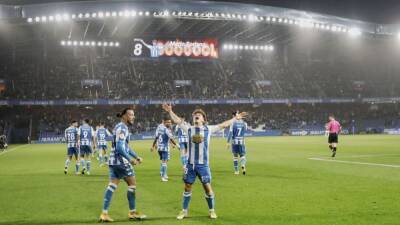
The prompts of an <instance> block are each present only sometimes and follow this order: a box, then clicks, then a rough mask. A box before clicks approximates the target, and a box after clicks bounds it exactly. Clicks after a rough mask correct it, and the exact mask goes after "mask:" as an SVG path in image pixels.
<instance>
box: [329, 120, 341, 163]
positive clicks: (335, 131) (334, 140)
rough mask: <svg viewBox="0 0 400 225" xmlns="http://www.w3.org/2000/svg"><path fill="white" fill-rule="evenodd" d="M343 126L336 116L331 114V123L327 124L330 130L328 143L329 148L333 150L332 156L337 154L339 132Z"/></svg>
mask: <svg viewBox="0 0 400 225" xmlns="http://www.w3.org/2000/svg"><path fill="white" fill-rule="evenodd" d="M341 129H342V126H341V125H340V123H339V122H338V121H336V120H335V117H333V116H329V123H328V124H327V125H326V131H327V132H329V136H328V143H329V149H330V150H331V151H332V158H334V157H335V156H336V150H337V144H338V143H339V133H340V131H341Z"/></svg>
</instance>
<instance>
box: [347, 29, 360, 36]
mask: <svg viewBox="0 0 400 225" xmlns="http://www.w3.org/2000/svg"><path fill="white" fill-rule="evenodd" d="M349 34H350V36H352V37H358V36H360V35H361V30H360V29H358V28H351V29H350V30H349Z"/></svg>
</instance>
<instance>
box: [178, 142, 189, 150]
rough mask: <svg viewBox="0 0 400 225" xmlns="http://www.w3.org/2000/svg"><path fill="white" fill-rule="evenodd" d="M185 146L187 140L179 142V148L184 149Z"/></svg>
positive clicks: (186, 145)
mask: <svg viewBox="0 0 400 225" xmlns="http://www.w3.org/2000/svg"><path fill="white" fill-rule="evenodd" d="M187 148H188V143H187V142H182V143H179V150H185V149H187Z"/></svg>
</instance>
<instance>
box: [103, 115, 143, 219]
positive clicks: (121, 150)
mask: <svg viewBox="0 0 400 225" xmlns="http://www.w3.org/2000/svg"><path fill="white" fill-rule="evenodd" d="M117 117H118V118H121V122H120V123H118V124H117V125H115V128H114V130H113V140H112V148H111V152H110V159H109V160H108V167H109V170H110V182H109V184H108V186H107V189H106V192H105V194H104V204H103V211H102V213H101V215H100V219H99V220H100V222H113V221H114V220H113V219H111V217H110V216H109V215H108V209H109V208H110V203H111V199H112V195H113V193H114V191H115V190H116V189H117V186H118V184H119V182H120V180H121V179H123V180H124V181H125V182H126V184H127V185H128V190H127V198H128V203H129V204H128V205H129V213H128V218H129V219H144V218H146V216H145V215H143V214H141V213H139V212H138V211H136V177H135V172H134V170H133V167H132V165H135V164H136V163H141V162H142V161H143V159H142V158H140V157H139V156H138V155H137V154H136V152H135V151H133V150H132V149H131V148H130V147H129V129H128V125H133V121H134V119H135V113H134V110H133V109H132V108H125V109H123V110H122V112H121V113H118V114H117Z"/></svg>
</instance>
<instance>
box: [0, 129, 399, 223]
mask: <svg viewBox="0 0 400 225" xmlns="http://www.w3.org/2000/svg"><path fill="white" fill-rule="evenodd" d="M131 144H132V146H133V147H134V149H135V150H136V151H137V152H138V153H139V154H140V155H141V156H142V157H143V158H144V163H143V164H142V165H139V166H136V167H135V171H136V175H137V180H138V185H137V187H138V188H137V195H136V196H137V208H138V210H140V211H141V212H143V213H145V214H147V215H148V219H147V220H145V221H128V220H127V211H128V205H127V200H126V184H125V183H121V184H120V185H119V187H118V189H117V191H116V192H115V194H114V197H113V200H112V203H111V208H110V215H111V216H112V217H113V218H114V219H115V220H116V222H115V223H116V224H143V225H144V224H159V225H173V224H243V225H257V224H273V225H289V224H290V225H291V224H293V225H314V224H315V225H361V224H371V225H384V224H393V225H394V224H400V168H399V167H397V166H398V165H400V136H383V135H382V136H381V135H378V136H341V137H340V145H339V148H338V155H337V159H336V161H337V162H334V161H335V160H331V159H330V158H329V155H330V152H329V150H328V147H327V145H326V137H265V138H264V137H263V138H248V139H247V152H248V155H247V158H248V175H246V176H243V175H240V176H234V174H233V163H232V155H231V153H230V151H229V150H227V149H226V145H225V141H224V140H223V139H218V138H214V139H213V140H212V144H211V150H210V152H211V171H212V175H213V181H212V184H213V188H214V191H215V195H216V211H217V214H218V216H219V218H218V219H217V220H213V221H211V220H210V219H208V217H207V215H208V210H207V204H206V201H205V199H204V192H203V190H202V187H201V185H200V182H199V180H196V183H195V185H194V189H193V197H192V202H191V205H190V208H189V216H190V218H187V219H185V220H183V221H177V220H176V219H175V217H176V215H177V213H178V212H179V210H180V209H181V201H182V192H183V182H182V180H181V177H182V170H181V166H180V162H179V154H178V150H172V159H171V161H170V163H169V167H168V173H169V177H170V181H169V182H167V183H162V182H161V181H160V178H159V165H160V162H159V160H158V155H157V153H150V151H149V149H150V145H151V142H150V141H134V142H132V143H131ZM65 154H66V147H65V145H63V144H57V145H51V144H45V145H22V146H16V145H14V146H10V151H9V152H6V153H0V224H21V225H22V224H26V225H33V224H48V225H52V224H97V219H98V216H99V214H100V212H101V208H102V201H103V193H104V190H105V187H106V185H107V183H108V169H107V168H106V167H99V166H98V163H97V161H96V160H92V168H93V169H92V174H91V175H90V176H76V175H74V174H73V170H74V163H71V166H70V174H69V175H64V174H63V166H64V161H65ZM309 158H318V159H322V160H326V161H321V160H310V159H309ZM339 161H340V162H339ZM353 162H354V163H353Z"/></svg>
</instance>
